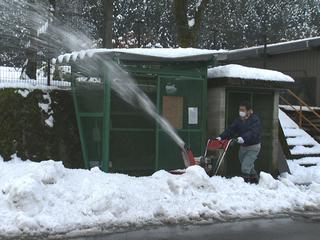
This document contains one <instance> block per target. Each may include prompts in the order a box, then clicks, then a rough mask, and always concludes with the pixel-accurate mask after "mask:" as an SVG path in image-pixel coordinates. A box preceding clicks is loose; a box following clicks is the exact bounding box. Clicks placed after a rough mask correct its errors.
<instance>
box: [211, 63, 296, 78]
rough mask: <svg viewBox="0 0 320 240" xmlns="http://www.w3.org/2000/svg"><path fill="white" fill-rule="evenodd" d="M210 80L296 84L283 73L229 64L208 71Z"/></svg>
mask: <svg viewBox="0 0 320 240" xmlns="http://www.w3.org/2000/svg"><path fill="white" fill-rule="evenodd" d="M208 78H241V79H253V80H263V81H277V82H294V80H293V79H292V78H291V77H290V76H288V75H285V74H283V73H281V72H278V71H273V70H266V69H260V68H252V67H245V66H241V65H237V64H229V65H225V66H218V67H214V68H210V69H208Z"/></svg>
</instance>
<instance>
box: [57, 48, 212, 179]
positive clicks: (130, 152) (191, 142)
mask: <svg viewBox="0 0 320 240" xmlns="http://www.w3.org/2000/svg"><path fill="white" fill-rule="evenodd" d="M214 52H215V51H209V50H199V49H96V50H88V51H80V52H74V53H71V54H65V55H62V56H60V57H59V58H58V59H57V60H58V62H59V63H60V64H66V63H67V64H70V65H71V66H72V94H73V99H74V104H75V109H76V117H77V122H78V128H79V131H80V138H81V144H82V152H83V157H84V161H85V166H86V168H91V167H94V166H99V167H101V168H102V169H103V170H104V171H106V172H120V173H127V174H132V175H147V174H151V173H153V172H154V171H156V170H159V169H166V170H172V169H179V168H183V167H184V164H183V161H182V158H181V153H180V148H179V147H178V145H177V144H176V143H175V142H174V141H173V140H172V139H171V138H170V137H169V136H168V134H167V133H166V132H165V131H164V129H162V128H161V127H160V125H159V124H158V123H157V122H156V121H155V120H154V119H152V118H151V117H150V116H149V115H147V114H146V113H145V111H144V110H143V109H141V108H136V107H134V106H135V105H139V104H138V102H137V101H138V100H137V99H136V98H135V96H133V95H132V94H131V93H132V92H131V93H130V94H127V91H126V90H128V89H127V88H131V86H132V84H135V83H136V84H137V85H138V86H139V89H142V91H143V93H142V92H138V93H139V94H145V95H147V96H148V97H149V99H150V100H151V101H152V102H153V104H154V106H155V110H156V112H158V113H159V114H160V115H162V116H164V117H165V118H166V119H167V120H168V121H169V123H171V125H172V126H173V127H174V128H175V131H176V132H177V134H178V135H179V136H180V137H181V138H182V140H183V141H184V142H185V143H186V144H187V145H188V146H190V147H191V149H192V150H193V152H194V153H195V155H200V154H201V152H202V151H203V148H204V147H205V142H206V138H207V69H208V67H209V66H212V65H213V64H214V56H213V53H214ZM122 69H123V70H124V71H125V72H123V70H122ZM126 78H127V79H126ZM117 81H118V82H119V81H120V83H117ZM126 81H129V82H130V81H131V82H130V83H129V84H128V83H127V82H126ZM129 92H130V91H129ZM129 103H131V104H129ZM147 112H148V109H147Z"/></svg>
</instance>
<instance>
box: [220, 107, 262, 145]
mask: <svg viewBox="0 0 320 240" xmlns="http://www.w3.org/2000/svg"><path fill="white" fill-rule="evenodd" d="M236 136H239V137H242V138H243V140H244V144H243V145H244V146H251V145H255V144H258V143H260V142H261V122H260V119H259V117H258V116H257V115H256V114H254V113H252V114H251V115H250V117H249V118H248V119H245V120H243V119H241V118H240V117H238V118H237V119H236V120H234V121H233V123H232V124H231V126H230V127H229V128H228V129H226V130H225V131H224V132H223V133H222V134H221V135H220V137H221V139H230V138H233V137H236Z"/></svg>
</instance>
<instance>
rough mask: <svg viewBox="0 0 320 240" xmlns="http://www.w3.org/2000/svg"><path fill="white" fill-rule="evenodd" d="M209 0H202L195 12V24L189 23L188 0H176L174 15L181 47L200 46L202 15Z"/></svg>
mask: <svg viewBox="0 0 320 240" xmlns="http://www.w3.org/2000/svg"><path fill="white" fill-rule="evenodd" d="M208 2H209V0H202V1H201V3H200V5H199V6H197V8H196V10H195V14H194V25H193V26H189V24H188V14H187V11H188V1H187V0H174V16H175V20H176V25H177V34H178V41H179V45H180V47H198V41H199V34H200V28H201V23H202V16H203V13H204V10H205V8H206V6H207V5H208Z"/></svg>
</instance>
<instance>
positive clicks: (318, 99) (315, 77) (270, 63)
mask: <svg viewBox="0 0 320 240" xmlns="http://www.w3.org/2000/svg"><path fill="white" fill-rule="evenodd" d="M228 63H235V64H241V65H244V66H249V67H258V68H264V59H263V58H262V57H258V58H250V59H242V60H234V61H229V62H228ZM319 66H320V50H318V49H312V50H306V51H300V52H292V53H284V54H279V55H272V56H268V57H267V58H266V68H267V69H272V70H277V71H280V72H283V73H285V74H288V75H290V76H292V77H293V78H294V79H297V81H298V80H302V81H313V82H314V83H313V82H309V83H308V85H309V86H310V87H309V88H311V91H312V90H313V91H314V101H315V103H314V104H315V105H317V106H320V67H319ZM297 86H298V85H297ZM302 97H303V96H302ZM307 97H308V96H307ZM311 104H312V103H311Z"/></svg>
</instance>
